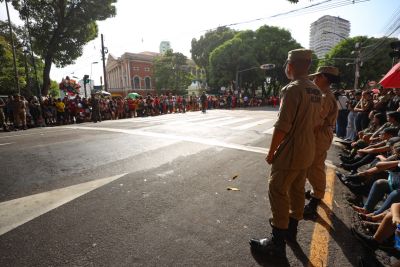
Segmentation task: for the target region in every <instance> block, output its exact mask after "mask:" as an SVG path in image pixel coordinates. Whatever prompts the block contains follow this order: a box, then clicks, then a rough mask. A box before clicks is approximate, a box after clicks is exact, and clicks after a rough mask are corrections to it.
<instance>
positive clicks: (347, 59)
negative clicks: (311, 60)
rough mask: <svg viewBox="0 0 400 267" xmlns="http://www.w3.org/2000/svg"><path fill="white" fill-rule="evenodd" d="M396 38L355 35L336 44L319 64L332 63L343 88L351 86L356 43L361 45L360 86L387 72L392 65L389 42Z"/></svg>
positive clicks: (377, 78) (375, 79)
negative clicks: (337, 71) (336, 69)
mask: <svg viewBox="0 0 400 267" xmlns="http://www.w3.org/2000/svg"><path fill="white" fill-rule="evenodd" d="M394 40H398V39H396V38H386V37H384V38H373V37H366V36H357V37H353V38H348V39H345V40H343V41H341V42H340V43H339V44H337V45H336V46H335V47H334V48H333V49H332V50H331V51H330V52H329V53H328V54H327V55H326V56H325V58H324V59H323V60H320V63H319V64H320V65H327V64H330V65H334V66H336V67H338V68H339V70H340V73H341V81H342V87H343V88H352V87H353V85H354V76H355V65H354V62H355V58H356V54H354V53H352V51H355V50H356V49H355V46H356V43H359V44H360V46H361V48H360V49H361V50H360V51H361V52H360V60H361V67H360V77H359V85H360V88H362V87H364V86H365V85H366V84H367V83H368V81H379V80H380V79H381V78H382V75H384V74H385V73H387V72H388V71H389V70H390V68H391V66H392V59H391V58H390V56H389V53H390V52H391V51H392V49H391V47H390V43H391V42H393V41H394Z"/></svg>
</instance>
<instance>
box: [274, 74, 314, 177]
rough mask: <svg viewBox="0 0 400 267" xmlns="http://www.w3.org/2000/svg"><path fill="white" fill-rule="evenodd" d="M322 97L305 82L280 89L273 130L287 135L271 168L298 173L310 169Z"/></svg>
mask: <svg viewBox="0 0 400 267" xmlns="http://www.w3.org/2000/svg"><path fill="white" fill-rule="evenodd" d="M321 98H322V94H321V91H320V90H319V88H318V87H317V86H316V85H315V84H314V83H313V82H311V81H310V80H309V79H308V78H302V79H299V80H295V81H292V82H291V83H289V84H288V85H287V86H285V87H284V88H283V89H282V98H281V99H282V100H281V107H280V110H279V115H278V120H277V122H276V123H275V125H274V126H275V128H276V129H279V130H281V131H283V132H285V133H286V136H285V139H284V140H283V142H282V143H281V145H280V146H279V148H278V150H277V152H276V154H275V158H274V162H273V164H272V165H273V166H272V167H273V168H276V169H283V170H301V169H306V168H308V167H310V166H311V164H312V162H313V160H314V153H315V135H314V130H315V127H316V126H318V125H319V123H320V122H321V121H320V111H321Z"/></svg>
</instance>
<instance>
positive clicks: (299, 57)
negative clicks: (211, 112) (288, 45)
mask: <svg viewBox="0 0 400 267" xmlns="http://www.w3.org/2000/svg"><path fill="white" fill-rule="evenodd" d="M311 57H312V51H311V50H309V49H295V50H291V51H289V53H288V58H287V60H288V61H290V62H297V61H309V62H311Z"/></svg>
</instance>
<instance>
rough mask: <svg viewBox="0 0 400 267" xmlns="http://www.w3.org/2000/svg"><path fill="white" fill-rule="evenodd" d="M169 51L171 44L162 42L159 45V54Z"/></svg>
mask: <svg viewBox="0 0 400 267" xmlns="http://www.w3.org/2000/svg"><path fill="white" fill-rule="evenodd" d="M169 49H171V43H170V42H169V41H162V42H161V43H160V54H164V53H165V52H167V51H168V50H169Z"/></svg>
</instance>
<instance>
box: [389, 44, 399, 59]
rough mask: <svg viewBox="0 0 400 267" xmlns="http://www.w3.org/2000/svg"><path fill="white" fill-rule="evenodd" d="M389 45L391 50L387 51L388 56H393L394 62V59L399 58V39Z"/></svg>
mask: <svg viewBox="0 0 400 267" xmlns="http://www.w3.org/2000/svg"><path fill="white" fill-rule="evenodd" d="M390 47H391V48H392V49H393V51H391V52H390V53H389V56H390V57H391V58H393V62H395V60H396V59H399V58H400V41H394V42H391V43H390Z"/></svg>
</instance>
